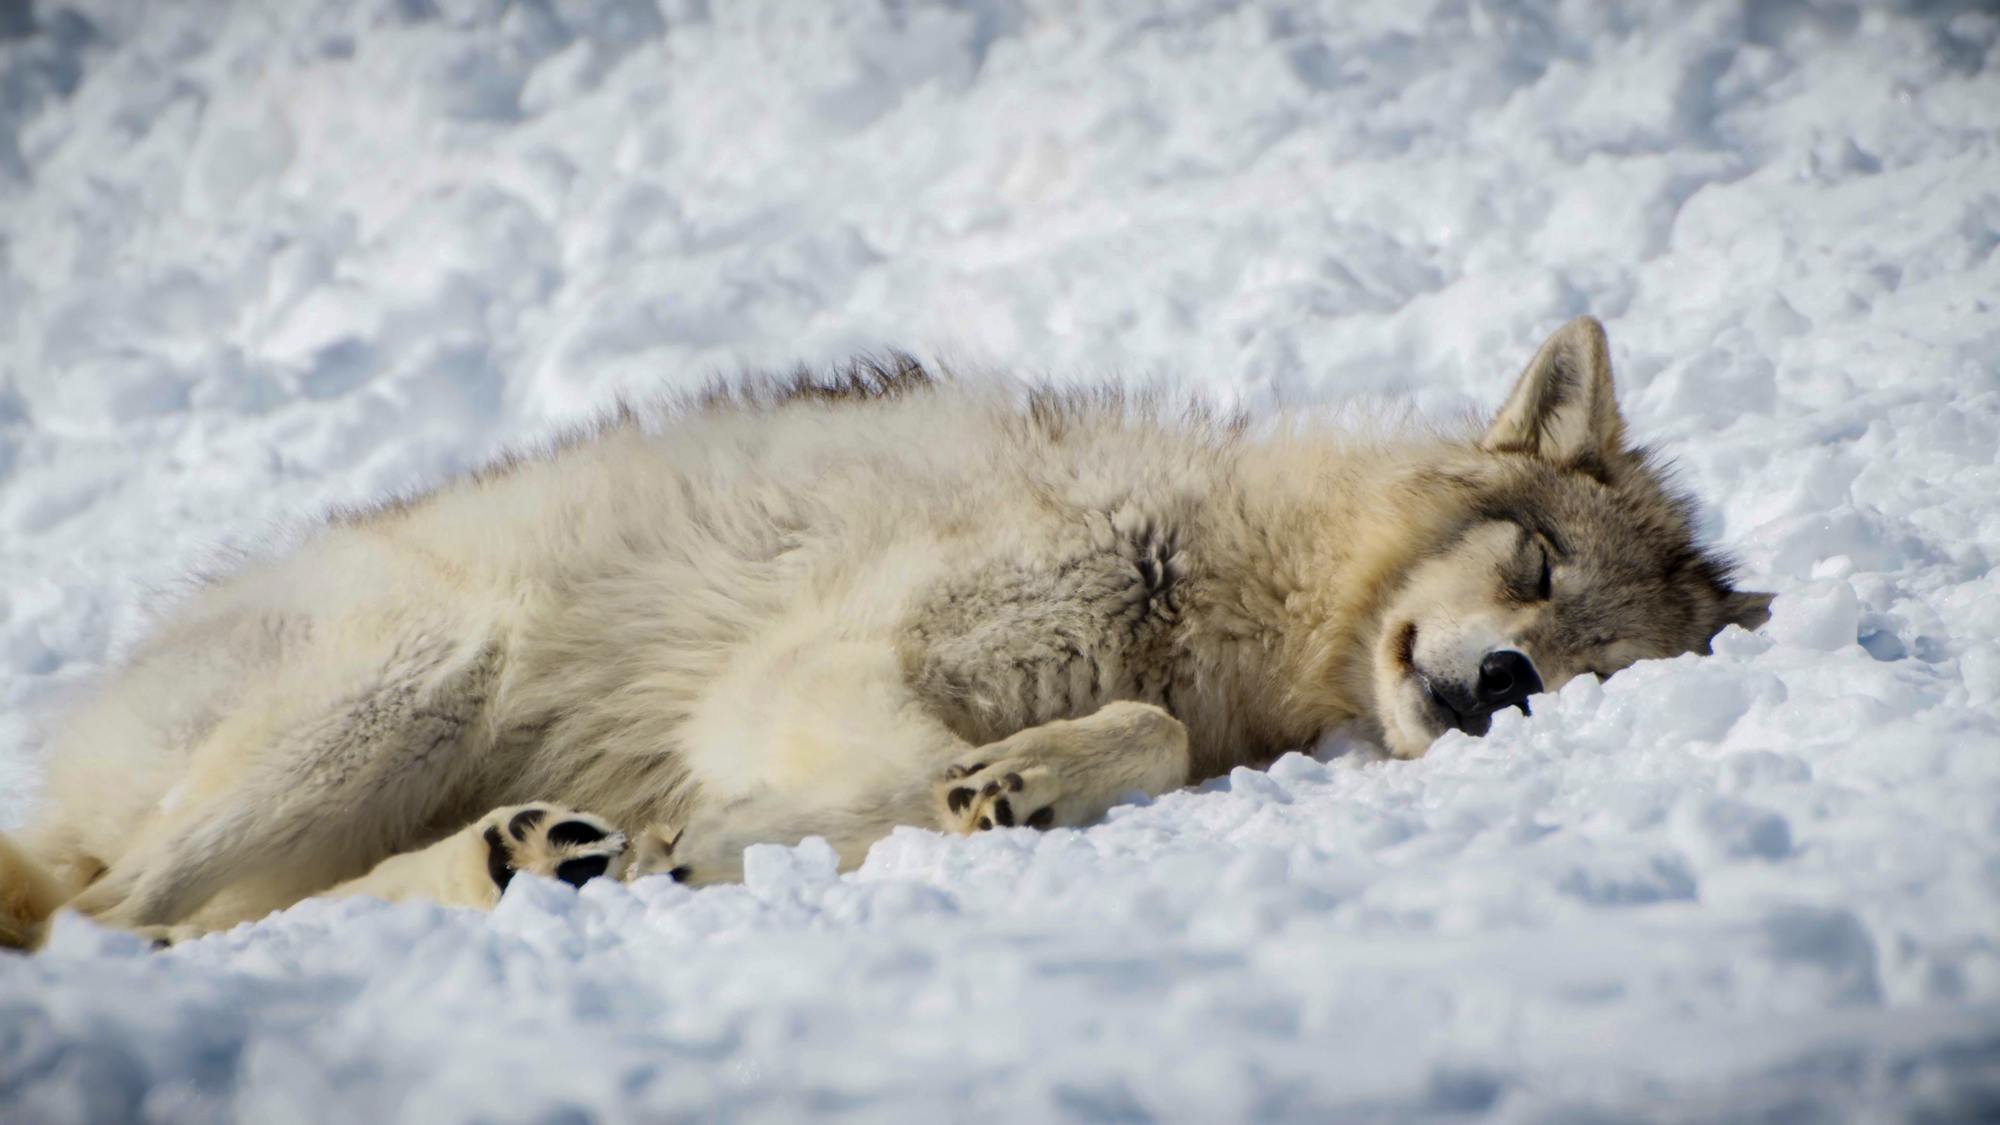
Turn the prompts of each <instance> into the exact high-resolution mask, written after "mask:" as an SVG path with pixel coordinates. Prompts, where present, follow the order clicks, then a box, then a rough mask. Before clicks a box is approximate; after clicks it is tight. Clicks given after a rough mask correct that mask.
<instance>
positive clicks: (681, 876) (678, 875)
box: [667, 863, 694, 883]
mask: <svg viewBox="0 0 2000 1125" xmlns="http://www.w3.org/2000/svg"><path fill="white" fill-rule="evenodd" d="M692 874H694V869H693V868H691V867H689V866H688V865H687V864H685V863H683V864H681V865H680V866H679V867H676V868H674V869H673V870H672V871H669V872H667V878H669V879H672V880H673V881H674V882H676V883H685V882H687V881H688V876H689V875H692Z"/></svg>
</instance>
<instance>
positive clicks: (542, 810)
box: [480, 804, 626, 891]
mask: <svg viewBox="0 0 2000 1125" xmlns="http://www.w3.org/2000/svg"><path fill="white" fill-rule="evenodd" d="M480 835H481V837H482V838H484V839H485V841H486V874H487V875H488V876H490V877H491V878H492V880H493V885H494V886H496V887H498V888H500V889H501V890H503V891H504V890H506V889H507V884H508V882H509V881H510V880H512V879H513V878H514V873H515V872H517V871H528V872H532V873H534V874H536V875H547V876H550V877H551V878H556V879H561V880H562V881H563V882H565V883H568V884H570V885H571V886H576V887H581V886H583V885H584V884H585V883H587V882H589V881H590V880H592V879H595V878H597V877H598V876H600V875H609V876H611V877H612V878H614V879H616V878H618V877H619V876H620V875H622V874H624V872H625V863H626V841H625V834H624V833H623V832H620V831H618V830H617V829H615V828H613V827H611V826H610V825H609V824H606V823H605V822H604V821H602V820H600V819H598V818H597V817H594V816H591V815H590V814H589V813H580V812H573V811H571V810H569V809H566V808H563V807H561V806H559V805H544V804H533V805H514V806H512V807H509V808H504V809H495V810H494V811H493V812H491V813H489V814H487V816H486V820H485V822H484V828H483V830H482V831H481V833H480Z"/></svg>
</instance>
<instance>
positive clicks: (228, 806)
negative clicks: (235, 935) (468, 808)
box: [69, 642, 500, 928]
mask: <svg viewBox="0 0 2000 1125" xmlns="http://www.w3.org/2000/svg"><path fill="white" fill-rule="evenodd" d="M499 664H500V653H499V650H498V649H497V647H494V646H486V647H480V646H477V645H474V646H466V645H463V644H452V643H448V642H437V643H433V644H428V645H425V644H405V645H404V646H402V647H401V648H399V649H398V650H396V652H395V655H394V656H393V657H392V658H391V659H389V660H388V661H387V662H386V663H385V664H384V665H383V666H382V667H381V668H380V669H379V670H378V671H377V672H376V674H374V675H373V676H371V677H369V678H368V679H367V681H366V683H365V685H364V686H363V687H362V688H360V689H359V690H357V691H354V692H352V693H351V694H349V695H348V696H347V697H345V698H344V699H340V700H338V701H331V700H322V701H319V702H317V703H316V704H315V703H314V702H313V701H310V700H307V701H303V702H302V701H299V700H296V699H290V698H265V699H263V701H262V702H261V703H259V704H257V705H252V706H248V707H245V708H243V709H241V710H239V711H238V712H236V713H235V714H233V715H231V716H230V717H229V718H227V719H225V720H224V721H222V722H221V723H219V724H217V726H216V727H215V729H214V730H213V731H211V732H210V734H209V735H208V737H207V738H206V739H205V740H204V743H203V745H202V746H201V747H199V748H198V749H197V750H196V752H195V756H194V760H193V761H192V762H191V763H190V767H189V772H188V775H187V778H186V779H185V780H184V781H183V782H182V784H181V786H179V787H177V788H178V789H179V790H180V791H181V792H180V793H179V794H178V803H175V804H170V805H169V803H167V802H163V806H168V807H162V808H161V809H159V810H158V811H156V812H154V813H153V814H152V815H151V816H150V817H149V820H148V822H147V823H145V824H143V825H141V826H140V827H139V828H138V829H137V830H136V831H135V833H134V837H133V840H132V844H131V846H129V847H128V848H126V849H125V850H124V852H123V854H121V855H120V856H119V857H118V858H117V859H116V860H115V861H114V862H113V863H112V865H111V868H110V869H109V870H108V871H106V872H105V873H104V875H103V876H102V877H101V878H99V879H98V880H96V881H95V882H94V883H92V884H91V885H90V886H89V887H88V888H87V889H85V890H84V891H83V892H82V893H81V894H79V895H78V896H77V897H76V898H75V899H74V900H73V901H72V902H71V903H70V904H69V905H70V906H71V907H72V908H74V909H76V910H79V911H81V912H83V913H85V914H89V915H92V916H94V917H96V918H98V919H99V920H100V921H103V922H105V923H107V924H110V925H116V926H123V927H128V928H138V927H144V926H162V925H168V924H171V923H175V922H180V921H182V920H183V919H185V918H186V917H187V916H188V914H189V913H190V912H191V911H194V910H195V909H196V908H197V907H199V906H201V905H202V903H204V902H205V901H207V900H208V899H209V898H210V897H211V896H213V895H215V893H216V892H217V891H220V890H222V889H223V888H225V887H227V886H229V885H230V884H232V883H236V882H238V881H248V880H258V881H272V880H275V881H277V882H284V881H285V880H286V878H287V877H296V879H295V881H298V882H303V883H304V884H306V885H304V886H302V887H300V888H299V890H298V893H297V896H296V897H303V896H304V895H306V894H309V893H311V892H312V891H314V890H318V889H320V888H322V887H325V886H328V885H331V884H333V883H335V882H338V881H339V879H340V878H342V877H345V876H346V875H347V874H351V873H352V872H354V871H356V870H364V869H366V868H367V866H368V865H369V864H371V863H373V862H375V861H376V860H378V859H380V858H381V857H382V856H384V855H388V854H392V853H394V852H396V851H399V850H402V849H404V848H407V847H410V846H411V845H413V844H415V843H417V842H419V841H420V840H421V839H423V838H424V836H425V835H426V834H427V833H428V832H429V831H431V830H432V826H433V824H434V822H435V821H436V820H437V819H438V818H439V816H440V813H441V812H443V811H445V810H447V809H448V808H450V807H451V806H452V805H453V803H454V797H455V793H454V789H455V788H457V783H458V782H460V781H461V780H462V776H461V775H462V773H463V771H464V770H465V769H466V763H465V761H464V759H465V755H464V754H463V753H462V751H461V745H462V743H464V742H465V740H466V739H467V738H468V737H469V736H470V734H471V732H472V731H473V730H474V729H475V727H476V724H477V723H478V721H479V719H480V717H481V715H482V713H483V711H484V708H485V705H486V698H487V694H488V692H489V690H490V688H491V685H492V681H493V680H494V678H495V676H496V675H497V673H498V668H499ZM271 694H275V695H282V694H283V693H271ZM293 901H296V898H294V899H293ZM289 904H290V903H289V902H276V903H273V904H271V908H276V907H278V906H285V905H289Z"/></svg>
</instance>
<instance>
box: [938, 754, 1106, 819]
mask: <svg viewBox="0 0 2000 1125" xmlns="http://www.w3.org/2000/svg"><path fill="white" fill-rule="evenodd" d="M937 798H938V816H939V822H940V823H942V824H944V825H945V826H946V827H948V828H952V829H955V830H956V831H958V832H961V833H965V834H967V835H970V834H971V833H974V832H983V831H985V830H986V829H988V828H996V827H997V828H1012V827H1014V826H1015V825H1020V826H1022V827H1026V828H1054V827H1055V826H1057V825H1058V824H1062V825H1065V826H1068V825H1074V824H1078V823H1082V821H1081V820H1076V819H1064V818H1063V816H1062V812H1063V809H1062V805H1063V801H1062V799H1061V798H1062V792H1061V785H1060V783H1059V781H1058V779H1057V777H1056V773H1055V771H1054V770H1052V769H1050V768H1049V767H1047V766H1044V765H1037V764H1033V763H1030V762H1028V761H1027V760H1025V758H1018V757H1015V756H1008V757H1002V758H998V759H995V760H994V761H991V762H983V761H973V762H967V763H962V764H959V765H955V766H952V767H951V768H950V769H947V770H946V771H945V772H944V780H942V781H940V782H938V784H937Z"/></svg>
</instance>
